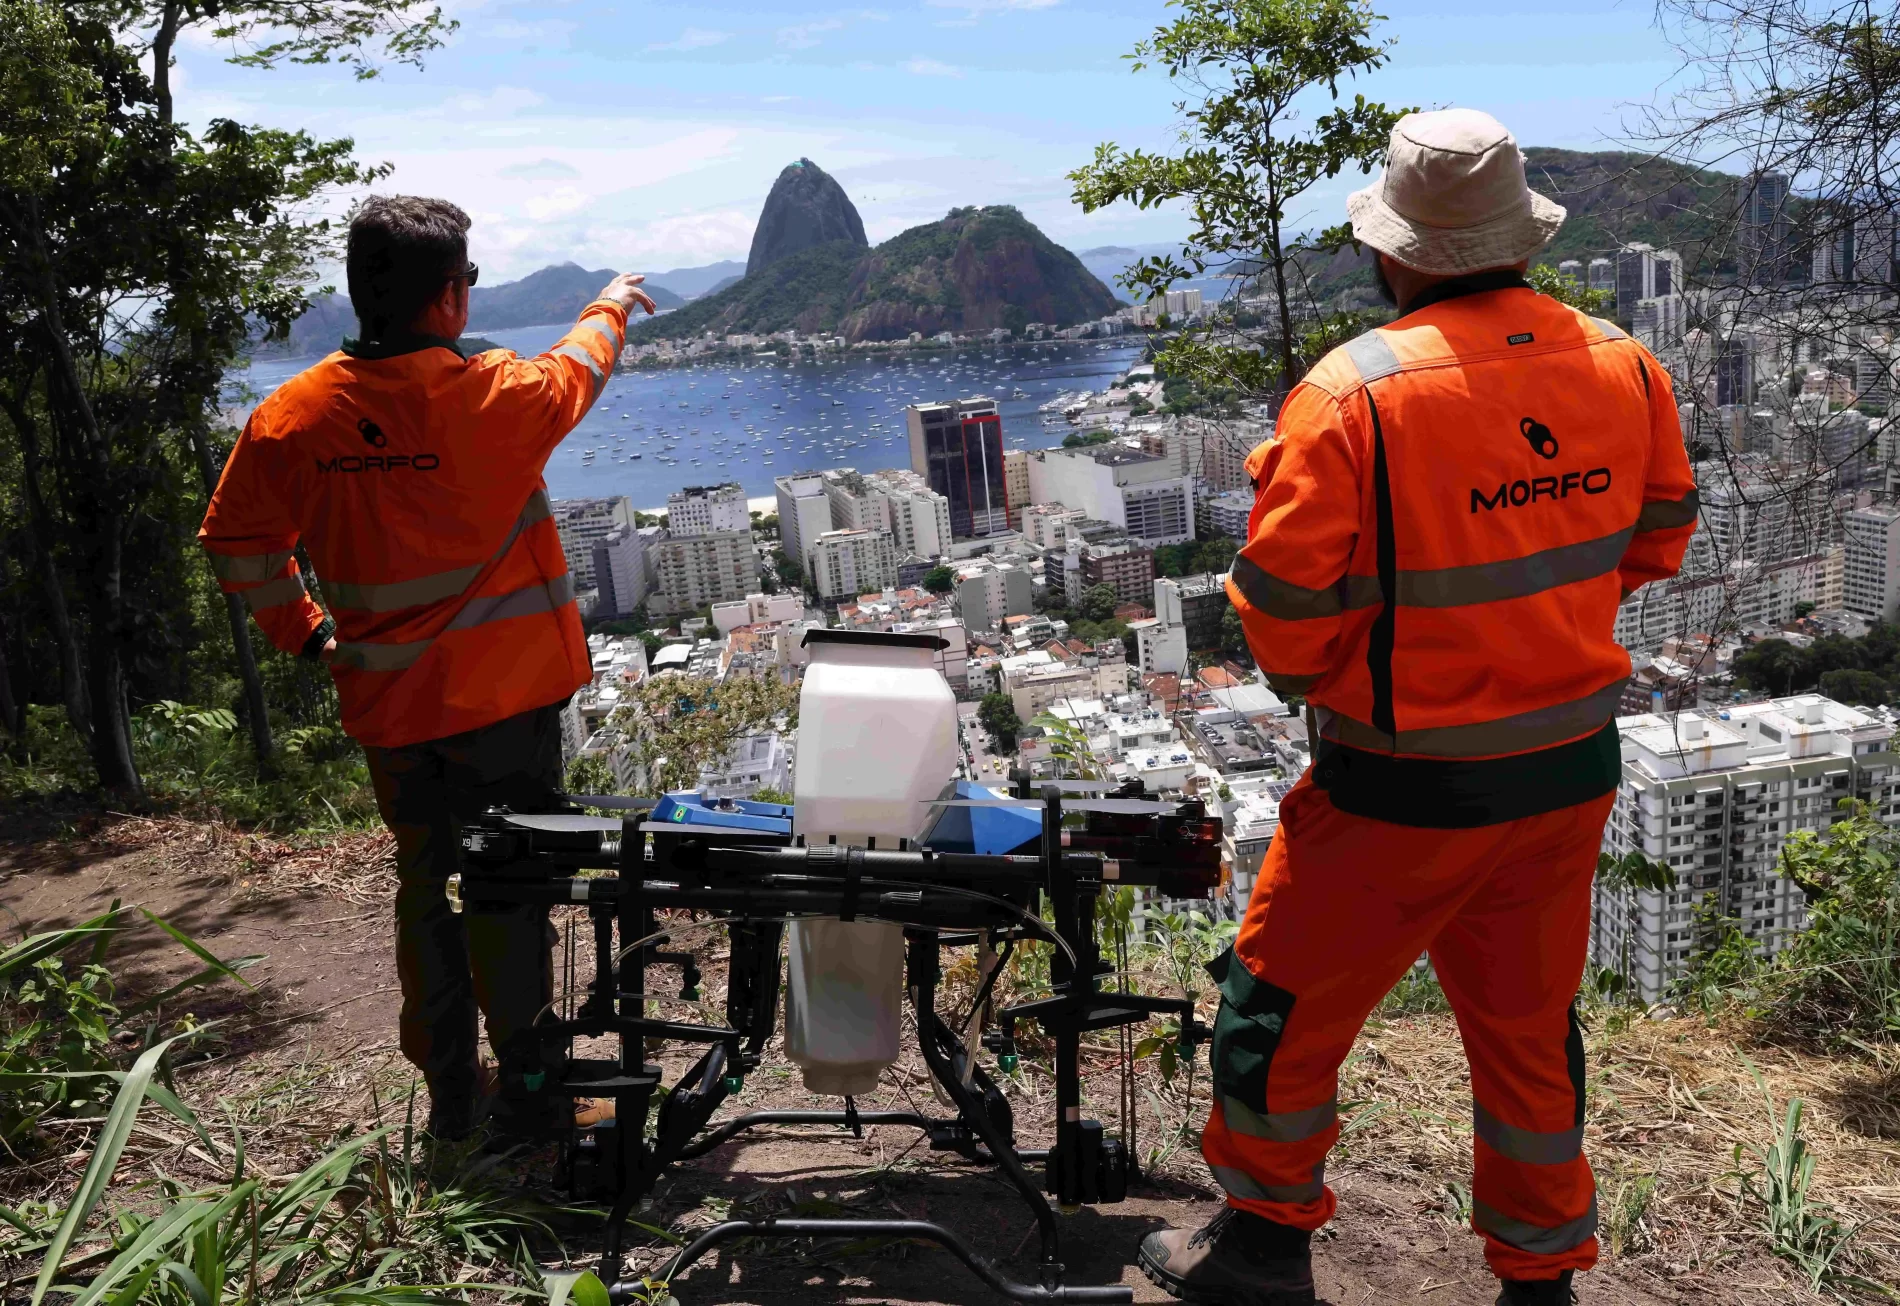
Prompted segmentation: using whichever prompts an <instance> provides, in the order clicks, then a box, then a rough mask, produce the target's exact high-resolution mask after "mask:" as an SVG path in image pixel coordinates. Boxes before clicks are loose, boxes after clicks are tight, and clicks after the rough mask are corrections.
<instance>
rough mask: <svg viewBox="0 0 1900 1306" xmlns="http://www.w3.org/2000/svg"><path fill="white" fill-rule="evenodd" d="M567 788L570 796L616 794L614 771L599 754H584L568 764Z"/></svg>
mask: <svg viewBox="0 0 1900 1306" xmlns="http://www.w3.org/2000/svg"><path fill="white" fill-rule="evenodd" d="M565 788H566V792H568V793H570V794H611V793H615V792H617V787H616V785H615V784H614V769H613V768H612V767H611V766H609V765H607V759H606V758H605V757H602V756H601V755H600V754H599V753H582V754H581V755H580V756H579V757H576V758H575V759H574V760H573V761H571V762H569V763H568V764H567V776H566V780H565Z"/></svg>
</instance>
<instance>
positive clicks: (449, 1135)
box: [423, 1061, 498, 1143]
mask: <svg viewBox="0 0 1900 1306" xmlns="http://www.w3.org/2000/svg"><path fill="white" fill-rule="evenodd" d="M497 1083H498V1076H497V1075H496V1073H495V1065H494V1063H493V1062H491V1061H478V1062H477V1063H476V1065H475V1082H474V1084H473V1086H472V1087H471V1086H469V1085H467V1084H455V1083H448V1082H441V1081H438V1082H437V1083H434V1084H431V1085H430V1086H429V1123H428V1124H427V1125H425V1126H424V1127H423V1128H424V1132H425V1133H427V1134H428V1135H429V1137H431V1138H433V1139H435V1140H436V1141H437V1142H439V1143H459V1142H461V1141H462V1140H463V1139H465V1138H467V1137H468V1136H469V1135H470V1134H472V1133H474V1132H475V1130H476V1128H477V1127H478V1126H479V1125H480V1124H481V1123H482V1121H483V1120H484V1119H485V1118H486V1117H487V1115H488V1109H489V1106H490V1105H491V1104H492V1103H493V1101H494V1096H495V1089H496V1086H497Z"/></svg>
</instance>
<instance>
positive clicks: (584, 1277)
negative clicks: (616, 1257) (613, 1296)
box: [543, 1270, 609, 1306]
mask: <svg viewBox="0 0 1900 1306" xmlns="http://www.w3.org/2000/svg"><path fill="white" fill-rule="evenodd" d="M543 1282H544V1283H545V1285H546V1287H547V1292H548V1306H567V1303H568V1302H570V1301H572V1302H573V1304H574V1306H609V1303H608V1299H607V1285H606V1284H604V1283H602V1282H601V1281H600V1276H599V1275H597V1274H594V1273H593V1272H591V1271H587V1270H583V1271H581V1272H580V1273H579V1274H549V1275H547V1276H545V1278H544V1280H543Z"/></svg>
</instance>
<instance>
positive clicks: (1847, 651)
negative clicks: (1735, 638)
mask: <svg viewBox="0 0 1900 1306" xmlns="http://www.w3.org/2000/svg"><path fill="white" fill-rule="evenodd" d="M1845 672H1865V673H1867V674H1866V675H1843V674H1835V673H1845ZM1830 676H1832V678H1831V679H1830ZM1735 679H1736V682H1737V683H1738V684H1740V685H1743V686H1745V687H1747V688H1749V689H1755V690H1760V691H1762V692H1765V693H1768V694H1773V695H1776V696H1778V697H1779V696H1784V695H1788V694H1800V693H1805V692H1807V691H1808V690H1811V689H1815V688H1817V687H1818V688H1819V689H1820V690H1821V692H1822V693H1824V694H1827V695H1828V696H1829V697H1831V698H1832V697H1839V696H1840V695H1847V696H1848V697H1847V698H1845V699H1844V700H1843V701H1847V702H1862V703H1874V704H1878V703H1884V702H1886V701H1887V700H1888V698H1889V697H1891V696H1892V693H1893V686H1894V685H1896V684H1900V629H1896V628H1895V627H1893V626H1889V625H1886V624H1884V623H1882V624H1878V625H1875V626H1874V627H1873V628H1872V629H1870V630H1869V631H1868V632H1867V633H1866V634H1865V635H1863V636H1861V637H1860V638H1859V639H1848V638H1847V637H1845V636H1843V635H1823V636H1822V637H1821V638H1819V639H1817V640H1815V641H1814V642H1813V643H1812V644H1810V645H1808V646H1807V647H1806V648H1797V647H1796V646H1795V645H1793V644H1791V643H1789V642H1788V641H1787V640H1785V639H1764V640H1758V641H1756V642H1755V643H1754V644H1751V645H1750V646H1749V647H1748V648H1747V649H1745V650H1743V651H1742V652H1741V653H1739V654H1737V655H1736V658H1735ZM1829 685H1833V686H1834V687H1835V689H1837V690H1838V691H1839V692H1840V693H1839V694H1836V693H1835V692H1834V690H1830V689H1829V688H1828V686H1829Z"/></svg>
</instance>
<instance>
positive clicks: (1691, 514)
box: [1636, 490, 1702, 535]
mask: <svg viewBox="0 0 1900 1306" xmlns="http://www.w3.org/2000/svg"><path fill="white" fill-rule="evenodd" d="M1701 511H1702V500H1701V497H1700V496H1699V495H1697V494H1696V492H1695V491H1694V490H1691V491H1689V492H1688V493H1687V494H1685V495H1683V496H1682V497H1681V498H1680V499H1651V500H1650V501H1649V502H1648V503H1645V504H1644V505H1643V511H1642V512H1641V513H1639V514H1638V515H1637V517H1636V532H1637V534H1639V535H1640V534H1642V533H1643V532H1644V531H1666V530H1669V529H1670V528H1671V527H1675V526H1693V525H1695V519H1696V515H1697V514H1698V513H1700V512H1701Z"/></svg>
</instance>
